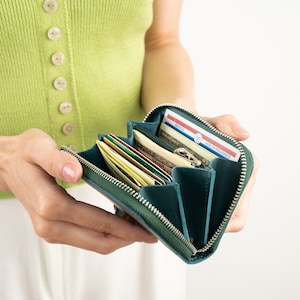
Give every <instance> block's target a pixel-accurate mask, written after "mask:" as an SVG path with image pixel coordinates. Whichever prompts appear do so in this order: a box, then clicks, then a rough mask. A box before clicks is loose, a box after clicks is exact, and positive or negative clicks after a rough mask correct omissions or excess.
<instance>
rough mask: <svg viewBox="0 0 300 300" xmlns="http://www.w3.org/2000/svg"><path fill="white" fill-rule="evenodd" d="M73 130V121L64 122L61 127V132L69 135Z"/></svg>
mask: <svg viewBox="0 0 300 300" xmlns="http://www.w3.org/2000/svg"><path fill="white" fill-rule="evenodd" d="M74 130H75V126H74V124H73V123H65V124H64V125H63V127H62V132H63V133H64V134H65V135H71V134H72V133H73V132H74Z"/></svg>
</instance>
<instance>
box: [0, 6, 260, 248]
mask: <svg viewBox="0 0 300 300" xmlns="http://www.w3.org/2000/svg"><path fill="white" fill-rule="evenodd" d="M181 2H182V1H178V0H155V1H154V20H153V24H152V26H151V28H150V29H149V31H148V32H147V35H146V39H145V43H146V44H145V45H146V56H145V64H144V80H143V86H142V100H141V101H142V105H143V107H144V108H145V111H149V110H150V109H152V108H153V107H154V106H156V105H158V104H160V103H162V102H172V103H176V104H179V105H181V106H184V107H186V108H189V109H191V110H196V109H195V101H194V78H193V70H192V66H191V63H190V60H189V57H188V55H187V53H186V52H185V50H184V48H183V47H182V46H181V44H180V41H179V36H178V28H179V17H180V10H181V5H182V3H181ZM207 119H208V120H209V122H211V123H212V124H213V125H215V126H216V127H217V128H218V129H220V130H221V131H224V132H225V133H227V134H229V135H232V136H233V137H235V138H236V139H238V140H241V141H242V140H246V139H247V138H248V137H249V134H248V132H247V131H245V130H244V129H243V128H242V127H241V125H240V124H239V122H238V121H237V119H236V118H235V117H233V116H231V115H223V116H219V117H214V118H207ZM256 166H257V165H256ZM256 171H257V167H255V171H254V174H253V176H252V178H251V180H250V182H249V184H248V187H247V189H246V190H245V192H244V194H243V197H242V199H241V201H240V204H239V205H238V207H237V209H236V211H235V213H234V216H233V218H232V220H231V222H230V224H229V226H228V229H227V231H230V232H236V231H239V230H241V229H242V228H243V227H244V224H245V220H246V216H247V212H248V207H249V201H250V193H251V190H252V187H253V184H254V182H255V177H256ZM81 176H82V168H81V165H80V164H79V162H78V161H77V160H76V159H75V158H74V157H72V156H71V155H69V154H67V153H66V152H62V151H59V150H58V148H57V146H56V143H55V142H54V140H53V139H52V138H51V137H50V136H49V135H48V134H46V133H45V132H43V131H41V130H39V129H30V130H27V131H25V132H24V133H22V134H20V135H18V136H10V137H0V190H2V191H12V192H13V193H14V194H15V196H16V197H17V198H18V199H19V200H20V201H21V203H22V205H23V206H24V208H25V209H26V210H27V212H28V214H29V215H30V218H31V220H32V224H33V227H34V230H35V232H36V234H37V235H38V236H40V237H41V238H43V239H44V240H45V241H47V242H49V243H61V244H68V245H72V246H75V247H79V248H83V249H87V250H90V251H94V252H98V253H101V254H108V253H111V252H113V251H115V250H116V249H119V248H121V247H125V246H128V245H130V244H132V243H134V242H146V243H155V242H156V241H157V239H156V238H155V237H153V236H152V235H151V234H150V233H148V232H147V231H145V230H144V229H142V228H141V227H140V226H139V225H137V224H135V223H133V222H130V221H128V220H125V219H123V218H121V217H118V216H115V215H113V214H111V213H109V212H107V211H105V210H102V209H100V208H97V207H94V206H91V205H89V204H86V203H84V202H81V201H78V200H76V199H74V198H72V197H71V196H70V195H68V194H67V192H66V191H65V190H64V189H62V188H61V187H59V186H58V185H57V184H56V182H55V180H54V178H59V179H62V180H64V181H67V182H71V183H75V182H77V181H79V180H80V178H81Z"/></svg>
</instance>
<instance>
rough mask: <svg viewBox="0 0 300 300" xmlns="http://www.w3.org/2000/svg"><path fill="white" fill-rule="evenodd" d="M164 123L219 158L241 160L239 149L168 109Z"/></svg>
mask: <svg viewBox="0 0 300 300" xmlns="http://www.w3.org/2000/svg"><path fill="white" fill-rule="evenodd" d="M162 123H165V124H167V125H169V126H170V127H172V128H173V129H175V130H176V131H178V132H179V133H181V134H182V135H184V136H185V137H187V138H188V139H190V140H192V141H194V142H195V143H196V144H198V145H200V146H201V147H203V148H205V149H207V150H209V151H210V152H212V153H214V154H216V155H217V156H219V157H222V158H226V159H229V160H232V161H238V160H239V158H240V155H241V153H240V151H239V150H238V149H237V148H235V147H234V146H232V145H231V144H229V143H227V142H225V141H224V140H222V139H220V138H219V137H217V136H215V135H213V134H211V133H210V132H208V131H207V130H205V129H203V128H202V127H200V126H197V125H196V124H194V123H192V122H191V121H189V120H187V119H185V118H183V117H182V116H180V115H179V114H177V113H175V112H173V111H171V110H170V109H166V111H165V115H164V118H163V120H162Z"/></svg>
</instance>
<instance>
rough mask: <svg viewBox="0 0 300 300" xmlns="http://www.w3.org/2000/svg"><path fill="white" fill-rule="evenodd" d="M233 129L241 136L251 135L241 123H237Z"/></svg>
mask: <svg viewBox="0 0 300 300" xmlns="http://www.w3.org/2000/svg"><path fill="white" fill-rule="evenodd" d="M232 130H233V131H234V132H235V133H236V134H237V135H239V136H249V135H250V134H249V131H248V130H246V129H245V128H244V127H243V126H241V124H239V123H236V124H234V125H233V126H232Z"/></svg>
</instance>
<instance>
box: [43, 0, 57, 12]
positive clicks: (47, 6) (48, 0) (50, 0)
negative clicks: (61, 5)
mask: <svg viewBox="0 0 300 300" xmlns="http://www.w3.org/2000/svg"><path fill="white" fill-rule="evenodd" d="M43 8H44V10H45V12H47V13H48V14H52V13H55V12H56V11H57V8H58V4H57V2H56V1H55V0H45V1H44V3H43Z"/></svg>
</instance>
